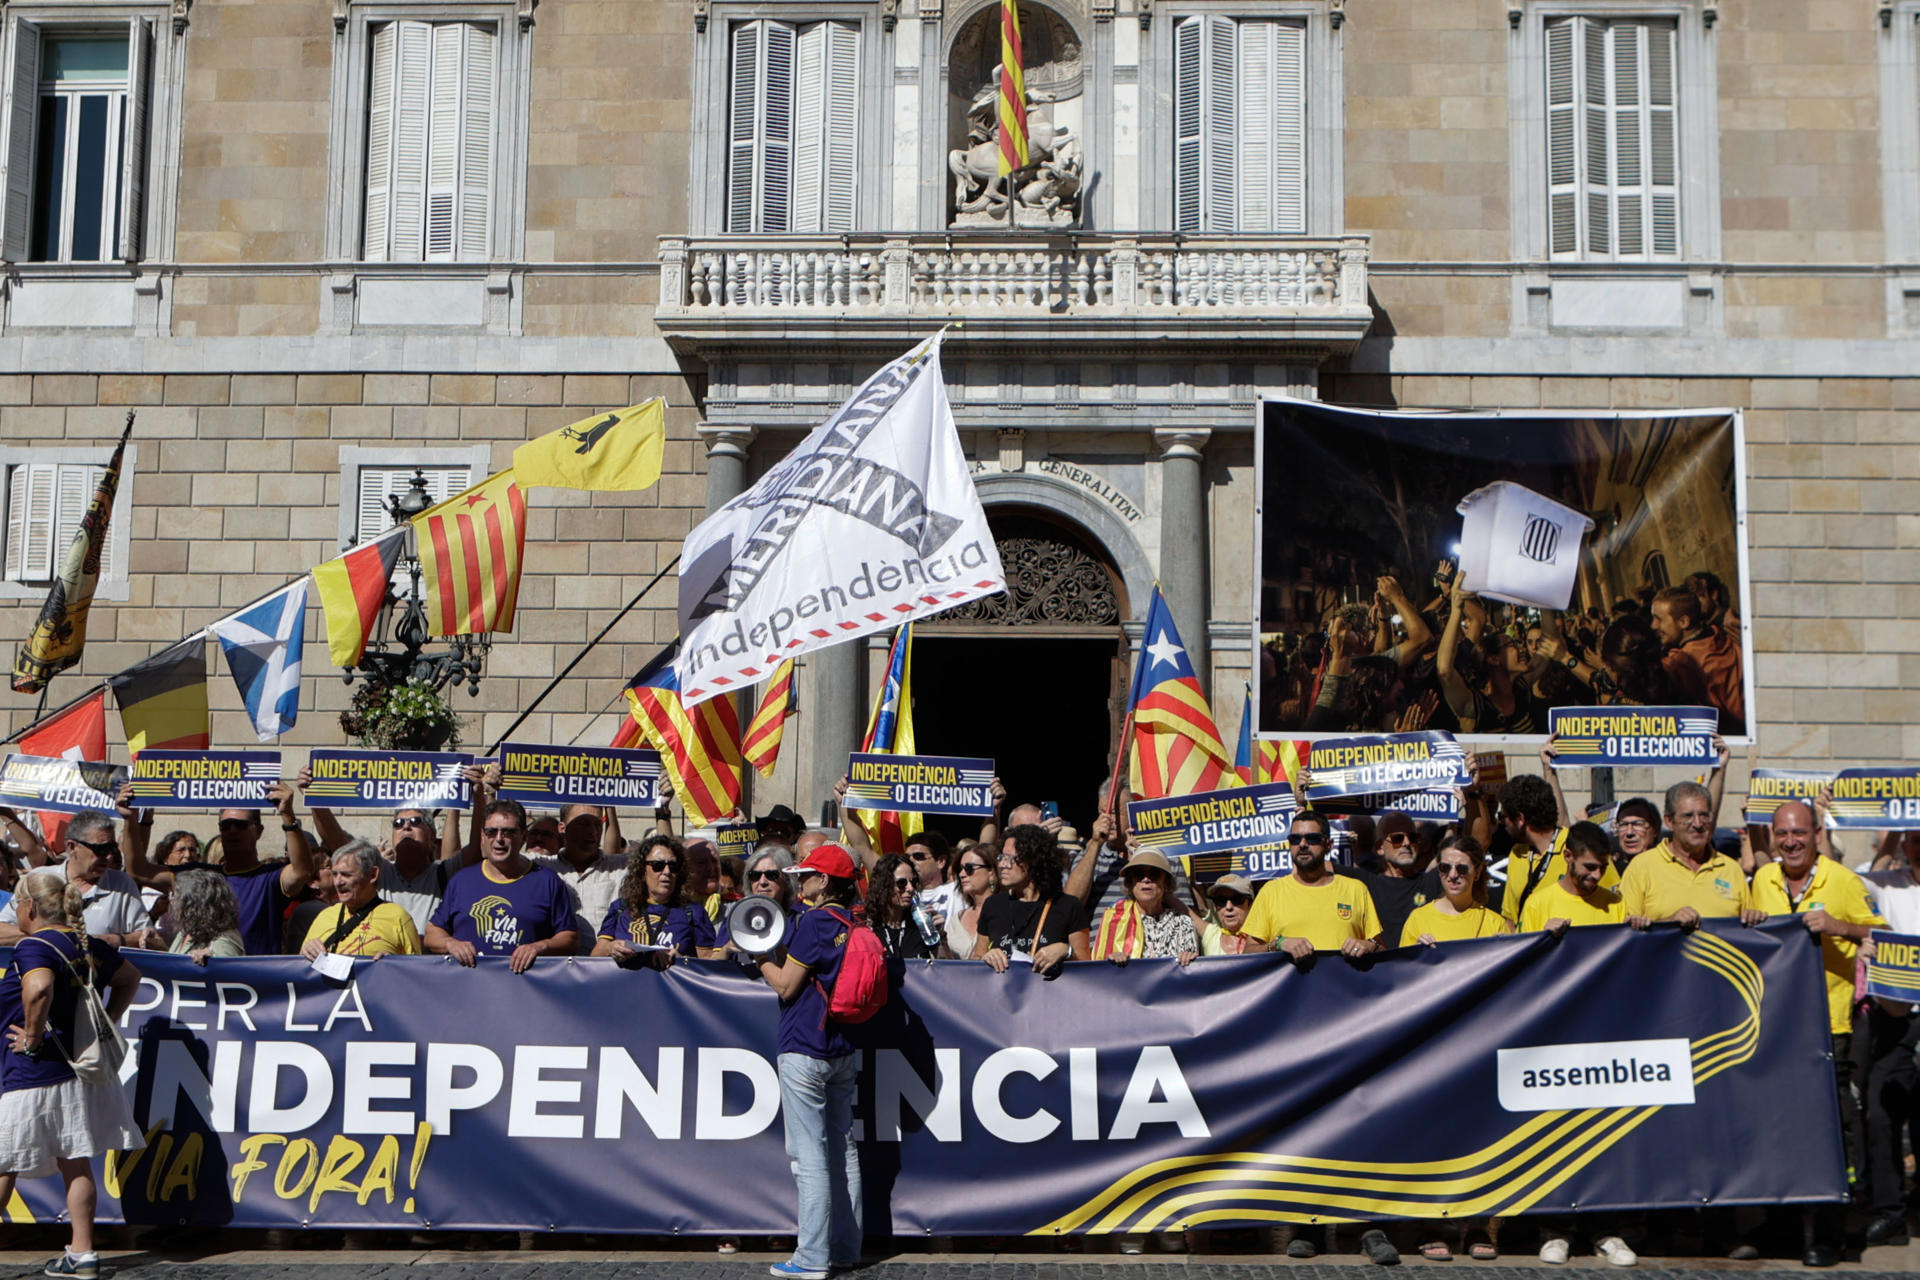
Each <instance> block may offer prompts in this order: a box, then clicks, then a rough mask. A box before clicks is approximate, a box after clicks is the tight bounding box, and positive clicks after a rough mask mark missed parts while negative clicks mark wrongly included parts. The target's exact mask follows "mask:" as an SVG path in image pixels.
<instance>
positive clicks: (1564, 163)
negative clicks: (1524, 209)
mask: <svg viewBox="0 0 1920 1280" xmlns="http://www.w3.org/2000/svg"><path fill="white" fill-rule="evenodd" d="M1579 21H1580V20H1579V19H1578V18H1556V19H1554V20H1553V21H1551V22H1549V23H1548V24H1547V251H1548V253H1549V254H1550V255H1551V256H1553V257H1556V258H1561V257H1569V256H1578V254H1579V252H1580V226H1579V213H1578V209H1579V203H1580V175H1579V155H1578V142H1577V129H1576V127H1575V123H1574V113H1575V110H1576V108H1575V94H1574V82H1575V78H1576V77H1575V62H1574V34H1575V32H1576V30H1577V24H1578V23H1579Z"/></svg>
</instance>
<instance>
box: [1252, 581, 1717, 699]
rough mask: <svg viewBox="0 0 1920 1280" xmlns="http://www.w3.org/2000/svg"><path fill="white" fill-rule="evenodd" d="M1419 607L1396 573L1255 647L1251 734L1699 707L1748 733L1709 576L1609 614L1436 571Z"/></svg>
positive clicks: (1646, 594) (1620, 604) (1641, 597)
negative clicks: (1306, 626)
mask: <svg viewBox="0 0 1920 1280" xmlns="http://www.w3.org/2000/svg"><path fill="white" fill-rule="evenodd" d="M1433 586H1434V594H1433V595H1432V596H1431V597H1430V598H1428V599H1426V600H1425V601H1424V602H1421V601H1416V600H1415V599H1414V598H1413V597H1412V596H1410V595H1409V594H1408V592H1407V590H1406V589H1405V588H1404V587H1403V586H1402V583H1401V580H1400V579H1399V578H1398V577H1397V576H1394V575H1391V574H1387V575H1383V576H1381V577H1380V578H1379V579H1378V580H1377V581H1376V582H1375V584H1374V595H1373V599H1372V601H1371V602H1360V601H1351V602H1348V603H1345V604H1338V605H1334V606H1332V607H1331V608H1330V609H1328V610H1327V614H1326V616H1325V617H1324V618H1322V619H1320V620H1319V622H1318V623H1317V624H1316V625H1315V626H1314V627H1313V629H1312V630H1311V631H1309V632H1308V633H1306V634H1296V633H1295V632H1294V631H1290V630H1285V629H1283V630H1281V631H1279V632H1276V633H1273V634H1272V635H1270V636H1269V638H1268V643H1267V644H1266V645H1265V646H1263V648H1262V649H1261V661H1262V663H1263V665H1264V671H1263V673H1262V680H1261V721H1260V722H1261V725H1262V727H1263V728H1265V729H1268V730H1272V731H1274V732H1290V731H1294V730H1304V731H1309V732H1325V733H1330V732H1351V733H1382V732H1411V731H1413V730H1416V729H1424V728H1432V729H1443V730H1447V731H1449V732H1455V733H1470V734H1533V733H1543V732H1545V731H1546V727H1547V712H1548V710H1549V709H1550V708H1553V707H1565V706H1602V705H1608V704H1634V705H1642V706H1710V707H1713V708H1715V709H1716V710H1717V711H1718V712H1719V713H1720V728H1721V731H1722V732H1724V733H1733V734H1743V733H1745V732H1746V724H1747V707H1746V689H1745V669H1744V664H1743V660H1742V657H1741V646H1740V617H1739V614H1738V613H1737V612H1735V611H1734V610H1733V608H1732V597H1731V593H1730V592H1729V591H1728V590H1727V587H1726V584H1725V583H1724V582H1722V581H1721V579H1720V578H1719V576H1718V575H1716V574H1713V573H1709V572H1706V571H1704V570H1703V571H1701V572H1698V573H1694V574H1692V575H1690V576H1689V577H1688V578H1687V579H1686V580H1685V582H1684V583H1682V584H1681V585H1679V586H1673V587H1666V588H1655V587H1652V586H1649V587H1645V588H1643V589H1642V590H1641V591H1639V592H1637V593H1635V594H1634V595H1631V596H1627V597H1624V598H1622V599H1620V600H1618V601H1616V602H1615V603H1614V605H1613V607H1612V609H1611V610H1610V611H1608V612H1604V613H1603V612H1602V611H1601V610H1599V609H1576V610H1570V611H1566V612H1556V611H1554V610H1543V609H1533V608H1528V607H1524V606H1520V605H1513V604H1505V603H1502V602H1500V601H1498V600H1493V599H1489V598H1485V597H1481V596H1476V595H1474V594H1472V593H1470V592H1468V591H1467V590H1466V585H1465V579H1464V575H1463V574H1461V573H1460V572H1458V571H1457V570H1456V569H1455V568H1454V566H1453V565H1452V564H1451V563H1448V562H1444V561H1443V562H1442V563H1441V565H1440V567H1439V570H1438V572H1437V573H1436V574H1435V575H1434V578H1433Z"/></svg>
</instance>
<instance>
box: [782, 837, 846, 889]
mask: <svg viewBox="0 0 1920 1280" xmlns="http://www.w3.org/2000/svg"><path fill="white" fill-rule="evenodd" d="M810 872H818V873H819V874H820V875H823V876H832V877H834V878H835V879H837V880H851V879H853V878H854V874H853V855H852V854H850V853H848V852H847V851H846V850H845V849H844V848H842V847H841V846H839V845H837V844H823V845H821V846H820V847H819V848H817V849H815V850H814V851H813V852H812V853H810V854H808V855H807V856H806V858H805V859H804V860H802V861H800V862H796V863H794V864H793V865H792V866H790V867H788V868H787V874H788V875H790V876H804V875H807V874H808V873H810Z"/></svg>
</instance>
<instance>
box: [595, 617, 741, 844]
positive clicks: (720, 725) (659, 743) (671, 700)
mask: <svg viewBox="0 0 1920 1280" xmlns="http://www.w3.org/2000/svg"><path fill="white" fill-rule="evenodd" d="M679 652H680V642H679V641H678V640H675V641H674V642H673V643H672V644H670V645H668V646H667V647H666V648H665V649H664V650H662V651H661V653H660V655H659V656H658V657H656V658H655V659H654V660H653V661H652V662H649V663H648V664H647V665H646V666H645V667H643V668H641V671H640V674H639V675H637V676H635V677H634V678H633V679H632V680H629V681H628V682H627V702H628V704H629V705H630V706H631V707H632V712H631V716H630V718H631V719H632V720H633V721H634V722H635V723H637V724H638V725H639V728H640V732H641V734H642V735H644V736H645V738H646V740H647V742H648V743H649V744H651V745H652V746H653V748H654V750H656V751H658V752H659V753H660V761H661V763H662V764H664V765H665V766H666V768H667V776H668V777H669V778H671V779H673V789H674V792H675V794H677V795H678V796H679V797H680V804H681V806H682V807H683V808H684V809H686V811H687V818H688V820H689V821H691V822H693V823H694V824H695V825H696V826H706V825H708V824H709V823H714V822H718V821H720V819H722V818H725V817H727V816H728V815H730V814H732V813H733V812H735V811H736V810H738V809H739V808H740V784H741V780H742V775H743V773H744V772H745V770H744V767H743V766H742V764H741V762H740V713H739V712H738V711H737V710H735V709H734V705H733V699H732V698H709V699H707V700H706V701H705V702H702V703H700V704H699V705H698V706H696V707H694V708H693V710H692V711H688V710H687V709H686V708H685V707H684V706H682V705H681V702H680V680H679V678H678V677H677V676H675V675H674V673H673V661H674V658H675V657H676V656H678V654H679ZM616 741H617V739H616Z"/></svg>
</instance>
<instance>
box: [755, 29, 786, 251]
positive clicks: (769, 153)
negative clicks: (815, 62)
mask: <svg viewBox="0 0 1920 1280" xmlns="http://www.w3.org/2000/svg"><path fill="white" fill-rule="evenodd" d="M795 35H796V32H795V30H794V28H793V27H792V26H790V25H788V24H787V23H784V22H769V23H767V24H766V27H765V29H764V36H763V39H764V41H765V43H764V45H763V46H762V49H761V54H762V56H761V62H760V70H761V78H760V84H761V92H760V113H761V115H760V118H761V126H760V181H759V183H758V187H759V197H760V216H759V219H758V222H759V225H758V226H757V227H755V228H754V230H756V231H788V230H791V229H792V226H793V221H792V219H793V108H794V102H793V90H794V81H793V70H794V68H793V62H794V44H795Z"/></svg>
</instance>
